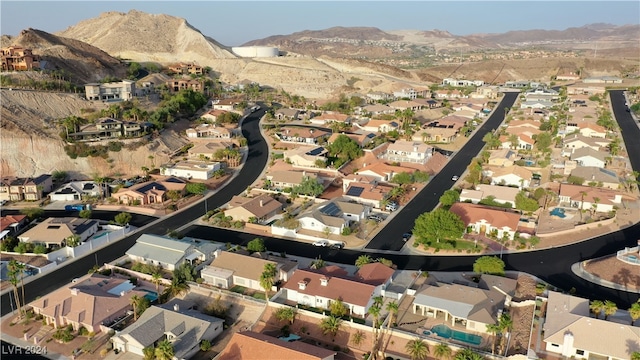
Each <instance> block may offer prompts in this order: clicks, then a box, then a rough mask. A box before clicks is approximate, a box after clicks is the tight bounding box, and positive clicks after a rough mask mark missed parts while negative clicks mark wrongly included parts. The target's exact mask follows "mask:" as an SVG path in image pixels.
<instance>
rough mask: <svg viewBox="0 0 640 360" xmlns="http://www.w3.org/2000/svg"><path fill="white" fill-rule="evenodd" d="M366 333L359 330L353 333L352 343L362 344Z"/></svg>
mask: <svg viewBox="0 0 640 360" xmlns="http://www.w3.org/2000/svg"><path fill="white" fill-rule="evenodd" d="M364 338H365V335H364V333H363V332H362V331H360V330H357V331H356V332H355V333H353V334H352V335H351V343H352V344H353V345H355V346H360V344H362V342H363V341H364Z"/></svg>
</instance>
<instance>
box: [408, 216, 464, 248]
mask: <svg viewBox="0 0 640 360" xmlns="http://www.w3.org/2000/svg"><path fill="white" fill-rule="evenodd" d="M464 230H465V224H464V222H463V221H462V220H461V219H460V217H459V216H458V215H456V214H454V213H452V212H450V211H448V210H444V209H435V210H433V211H431V212H428V213H424V214H422V215H420V216H419V217H418V218H417V219H416V221H415V225H414V227H413V235H415V236H416V238H417V242H418V243H422V244H428V243H431V242H433V241H435V242H440V240H444V239H458V238H460V237H461V236H462V234H463V233H464Z"/></svg>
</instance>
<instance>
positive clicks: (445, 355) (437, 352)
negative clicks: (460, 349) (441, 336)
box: [433, 343, 453, 360]
mask: <svg viewBox="0 0 640 360" xmlns="http://www.w3.org/2000/svg"><path fill="white" fill-rule="evenodd" d="M433 356H435V357H436V358H438V359H441V360H443V359H451V357H452V356H453V350H451V348H450V347H449V345H447V344H445V343H440V344H438V345H436V347H435V348H434V349H433Z"/></svg>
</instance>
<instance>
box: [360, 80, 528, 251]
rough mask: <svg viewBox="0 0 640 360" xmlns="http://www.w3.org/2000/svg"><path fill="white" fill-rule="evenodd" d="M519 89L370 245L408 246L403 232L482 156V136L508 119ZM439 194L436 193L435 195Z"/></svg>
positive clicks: (380, 247)
mask: <svg viewBox="0 0 640 360" xmlns="http://www.w3.org/2000/svg"><path fill="white" fill-rule="evenodd" d="M518 95H519V93H517V92H509V93H505V94H504V97H503V99H502V101H501V102H500V103H499V104H498V105H496V109H495V111H494V112H493V114H491V116H490V117H489V118H488V119H487V121H485V122H484V123H483V124H482V125H481V126H480V128H478V130H477V131H476V133H475V134H474V135H473V136H472V137H471V138H470V139H469V141H467V143H466V144H465V145H464V146H463V147H462V149H460V151H458V152H457V153H456V154H455V155H454V156H453V158H451V159H450V160H449V162H448V163H447V165H445V167H444V168H443V169H442V170H441V171H440V172H439V173H438V174H437V175H436V176H435V177H434V178H433V179H431V181H430V182H429V183H428V184H427V185H426V186H425V187H424V188H423V189H422V191H420V193H418V194H417V195H416V196H415V197H414V198H413V199H412V200H411V201H410V202H409V203H408V204H407V205H405V207H404V208H403V209H401V210H400V213H399V214H397V215H396V216H394V217H393V219H392V220H391V221H390V222H389V223H388V224H387V225H386V226H385V227H384V228H383V229H382V230H381V231H380V232H379V233H378V234H377V235H376V236H375V237H374V238H373V239H372V240H371V241H370V242H369V244H367V246H366V248H367V249H374V250H392V251H399V250H400V249H402V246H404V244H405V242H404V241H403V240H402V234H403V233H406V232H407V231H409V230H411V229H413V223H414V221H415V219H416V218H418V216H420V214H422V213H425V212H428V211H431V210H433V208H434V207H435V206H436V205H438V202H439V200H440V195H442V194H443V193H444V192H445V191H446V190H449V189H450V188H451V186H452V185H453V181H452V180H451V177H453V176H454V175H458V176H460V175H461V174H462V173H463V172H464V171H465V170H466V169H467V166H469V163H471V160H472V159H473V158H474V157H476V156H478V154H479V153H480V150H481V149H482V147H483V146H484V142H483V141H482V138H483V137H484V136H485V134H487V133H488V132H491V131H493V130H495V129H497V128H498V127H499V126H500V124H501V123H502V121H503V120H504V115H505V114H504V108H507V107H508V108H510V107H511V106H513V103H514V102H515V101H516V99H517V98H518ZM434 194H435V195H434Z"/></svg>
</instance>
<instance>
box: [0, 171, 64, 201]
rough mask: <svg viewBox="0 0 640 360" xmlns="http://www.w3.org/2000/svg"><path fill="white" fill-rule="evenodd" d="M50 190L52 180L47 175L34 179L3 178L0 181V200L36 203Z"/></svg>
mask: <svg viewBox="0 0 640 360" xmlns="http://www.w3.org/2000/svg"><path fill="white" fill-rule="evenodd" d="M52 188H53V180H52V178H51V175H49V174H43V175H40V176H37V177H35V178H32V177H28V178H17V177H4V178H2V179H1V180H0V200H8V201H22V200H27V201H37V200H41V199H42V196H43V194H44V193H48V192H50V191H51V190H52Z"/></svg>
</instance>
